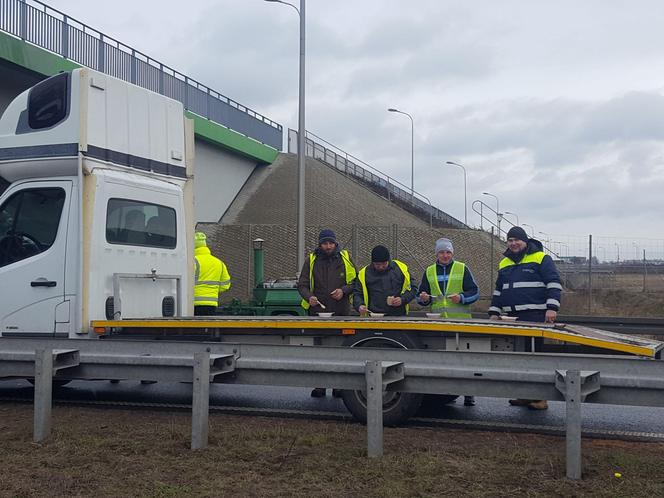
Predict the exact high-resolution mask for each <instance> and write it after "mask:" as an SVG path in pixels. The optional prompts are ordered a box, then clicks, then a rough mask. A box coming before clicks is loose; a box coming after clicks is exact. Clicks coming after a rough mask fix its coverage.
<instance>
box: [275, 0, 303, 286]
mask: <svg viewBox="0 0 664 498" xmlns="http://www.w3.org/2000/svg"><path fill="white" fill-rule="evenodd" d="M265 1H266V2H272V3H282V4H284V5H288V6H290V7H292V8H294V9H295V11H296V12H297V15H298V16H299V17H300V81H299V101H298V124H297V268H296V270H295V271H296V274H297V275H299V274H300V269H301V268H302V266H303V265H304V230H305V226H304V171H305V170H304V167H305V157H304V153H305V144H306V137H305V134H306V127H305V124H304V60H305V57H304V56H305V35H306V29H305V5H304V3H305V0H300V8H299V9H298V8H297V7H296V6H295V5H293V4H292V3H288V2H284V1H282V0H265Z"/></svg>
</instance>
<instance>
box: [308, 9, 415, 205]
mask: <svg viewBox="0 0 664 498" xmlns="http://www.w3.org/2000/svg"><path fill="white" fill-rule="evenodd" d="M302 1H304V0H302ZM388 111H389V112H396V113H398V114H403V115H404V116H408V117H409V118H410V201H411V203H412V202H413V198H414V197H415V122H414V121H413V116H411V115H410V114H408V113H407V112H404V111H400V110H399V109H394V108H393V107H390V108H389V109H388Z"/></svg>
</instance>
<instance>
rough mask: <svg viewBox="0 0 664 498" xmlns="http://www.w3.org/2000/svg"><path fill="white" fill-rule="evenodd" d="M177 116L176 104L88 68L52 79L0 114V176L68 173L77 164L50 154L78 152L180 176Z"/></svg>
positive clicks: (180, 110)
mask: <svg viewBox="0 0 664 498" xmlns="http://www.w3.org/2000/svg"><path fill="white" fill-rule="evenodd" d="M183 113H184V110H183V107H182V104H181V103H180V102H177V101H175V100H172V99H169V98H167V97H164V96H163V95H159V94H156V93H154V92H151V91H149V90H146V89H143V88H140V87H138V86H135V85H127V84H126V83H125V82H123V81H121V80H118V79H116V78H113V77H111V76H108V75H105V74H102V73H98V72H96V71H93V70H90V69H76V70H74V71H72V72H71V73H61V74H58V75H56V76H52V77H51V78H48V79H46V80H44V81H42V82H41V83H39V84H37V85H35V86H34V87H32V88H30V89H29V90H26V91H25V92H23V93H22V94H21V95H19V96H18V97H16V98H15V99H14V101H13V102H12V103H11V104H10V105H9V107H8V108H7V110H6V111H5V113H4V114H3V116H2V118H1V119H0V176H2V177H3V178H5V179H6V180H7V181H9V182H14V181H17V180H20V179H24V178H33V177H44V176H71V175H75V174H76V169H74V170H73V171H72V168H77V167H78V166H77V165H73V164H72V162H71V161H53V160H52V159H54V158H59V157H62V158H66V157H68V158H71V157H75V156H78V153H79V152H81V154H83V155H84V156H86V157H90V158H94V159H97V160H101V161H108V162H112V163H113V164H115V165H118V166H121V167H127V168H132V169H136V170H141V171H143V172H145V173H147V174H151V173H155V174H159V175H167V176H172V177H179V178H186V172H185V171H186V170H185V143H184V141H185V133H184V124H183V122H184V120H183ZM44 158H49V159H51V160H50V161H48V162H43V161H40V160H42V159H44ZM45 168H48V170H45Z"/></svg>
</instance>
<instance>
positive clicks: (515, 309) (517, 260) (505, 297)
mask: <svg viewBox="0 0 664 498" xmlns="http://www.w3.org/2000/svg"><path fill="white" fill-rule="evenodd" d="M504 256H505V257H504V258H503V259H502V260H501V261H500V264H499V266H498V278H497V279H496V288H495V290H494V291H493V298H492V299H491V307H490V308H489V318H491V319H492V320H499V319H500V315H501V314H502V313H506V314H507V315H508V316H514V317H516V319H517V321H527V322H547V323H553V322H554V321H555V320H556V316H557V315H558V310H559V309H560V296H561V293H562V289H563V287H562V285H561V284H560V274H559V273H558V270H557V269H556V265H555V263H554V262H553V259H551V256H548V255H546V254H544V251H543V248H542V243H541V242H540V241H539V240H535V239H530V238H528V235H527V234H526V231H525V230H524V229H523V228H521V227H512V228H511V229H510V231H509V232H507V250H506V251H505V252H504ZM510 404H511V405H514V406H528V408H531V409H534V410H546V409H547V408H548V404H547V402H546V400H525V399H514V400H510Z"/></svg>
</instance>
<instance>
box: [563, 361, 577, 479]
mask: <svg viewBox="0 0 664 498" xmlns="http://www.w3.org/2000/svg"><path fill="white" fill-rule="evenodd" d="M565 425H566V435H565V442H566V450H567V451H566V452H567V455H566V461H567V478H568V479H581V373H580V372H579V371H578V370H568V371H567V373H566V375H565Z"/></svg>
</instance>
